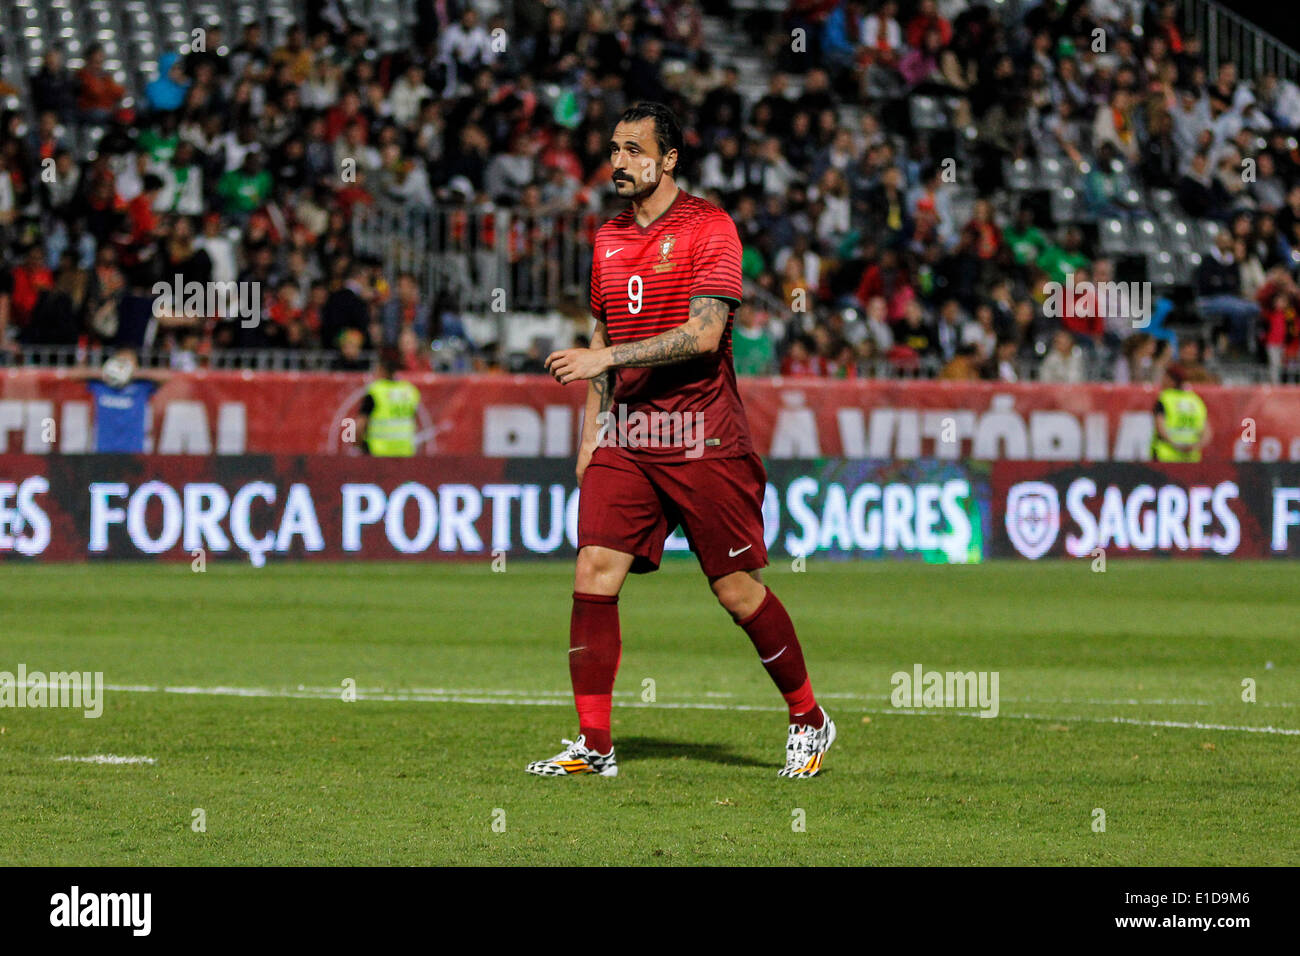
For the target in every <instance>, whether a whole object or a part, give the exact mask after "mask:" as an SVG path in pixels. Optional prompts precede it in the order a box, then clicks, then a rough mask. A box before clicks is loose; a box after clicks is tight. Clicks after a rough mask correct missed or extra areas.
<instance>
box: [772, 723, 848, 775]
mask: <svg viewBox="0 0 1300 956" xmlns="http://www.w3.org/2000/svg"><path fill="white" fill-rule="evenodd" d="M818 709H819V710H821V712H822V717H823V718H824V720H825V723H823V724H822V725H821V727H811V726H809V725H807V724H791V725H790V731H789V735H788V736H787V737H786V741H785V766H784V767H782V768H781V769H780V771H778V772H777V776H778V777H815V776H817V774H818V773H820V772H821V769H822V758H823V757H824V756H826V751H828V750H830V749H831V744H833V743H835V721H833V720H831V718H830V715H829V714H827V713H826V710H825V708H822V707H819V708H818Z"/></svg>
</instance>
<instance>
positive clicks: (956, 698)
mask: <svg viewBox="0 0 1300 956" xmlns="http://www.w3.org/2000/svg"><path fill="white" fill-rule="evenodd" d="M998 681H999V674H998V671H947V672H946V673H941V672H939V671H927V670H922V668H921V665H920V664H916V665H914V666H913V667H912V672H911V673H910V674H909V673H908V672H907V671H898V672H896V673H895V674H894V676H893V677H891V678H890V679H889V683H890V684H892V685H893V688H894V691H893V693H891V694H890V695H889V702H890V703H891V704H893V705H894V706H895V707H900V708H907V709H909V710H921V709H923V708H931V707H953V708H956V709H968V708H979V712H980V714H979V715H980V716H981V717H996V716H997V715H998Z"/></svg>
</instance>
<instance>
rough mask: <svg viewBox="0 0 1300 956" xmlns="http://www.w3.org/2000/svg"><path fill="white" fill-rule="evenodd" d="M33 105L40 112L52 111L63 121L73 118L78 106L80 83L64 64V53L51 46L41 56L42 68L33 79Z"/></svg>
mask: <svg viewBox="0 0 1300 956" xmlns="http://www.w3.org/2000/svg"><path fill="white" fill-rule="evenodd" d="M31 89H32V106H33V107H34V108H35V109H36V110H37V111H39V112H42V113H44V112H47V111H48V112H51V113H53V114H54V115H55V116H57V117H58V118H59V119H60V120H61V121H63V122H68V121H70V120H72V119H73V115H74V110H75V109H76V106H77V92H78V84H77V82H76V80H75V79H74V78H73V77H72V75H71V74H69V73H68V71H67V68H66V67H65V66H64V65H63V53H62V52H61V51H60V50H59V49H57V48H56V47H50V48H49V49H47V50H46V51H45V54H44V56H42V57H41V68H40V69H39V70H37V71H36V73H35V75H33V76H32V79H31Z"/></svg>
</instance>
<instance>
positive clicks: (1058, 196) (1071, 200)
mask: <svg viewBox="0 0 1300 956" xmlns="http://www.w3.org/2000/svg"><path fill="white" fill-rule="evenodd" d="M1049 196H1050V203H1051V209H1052V221H1053V222H1055V223H1057V224H1061V223H1068V222H1078V221H1079V220H1080V219H1083V218H1084V217H1085V215H1086V210H1085V208H1084V202H1083V197H1082V196H1080V195H1079V194H1078V193H1077V192H1075V190H1074V189H1072V188H1071V187H1069V186H1066V187H1064V188H1062V189H1053V190H1051V191H1050V193H1049Z"/></svg>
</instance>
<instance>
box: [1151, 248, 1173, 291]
mask: <svg viewBox="0 0 1300 956" xmlns="http://www.w3.org/2000/svg"><path fill="white" fill-rule="evenodd" d="M1147 278H1148V279H1149V280H1150V281H1151V283H1152V284H1154V285H1156V286H1172V285H1178V283H1179V271H1178V267H1177V265H1176V264H1175V262H1174V256H1173V253H1170V252H1167V251H1160V252H1157V253H1155V254H1153V255H1150V256H1148V257H1147Z"/></svg>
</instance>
